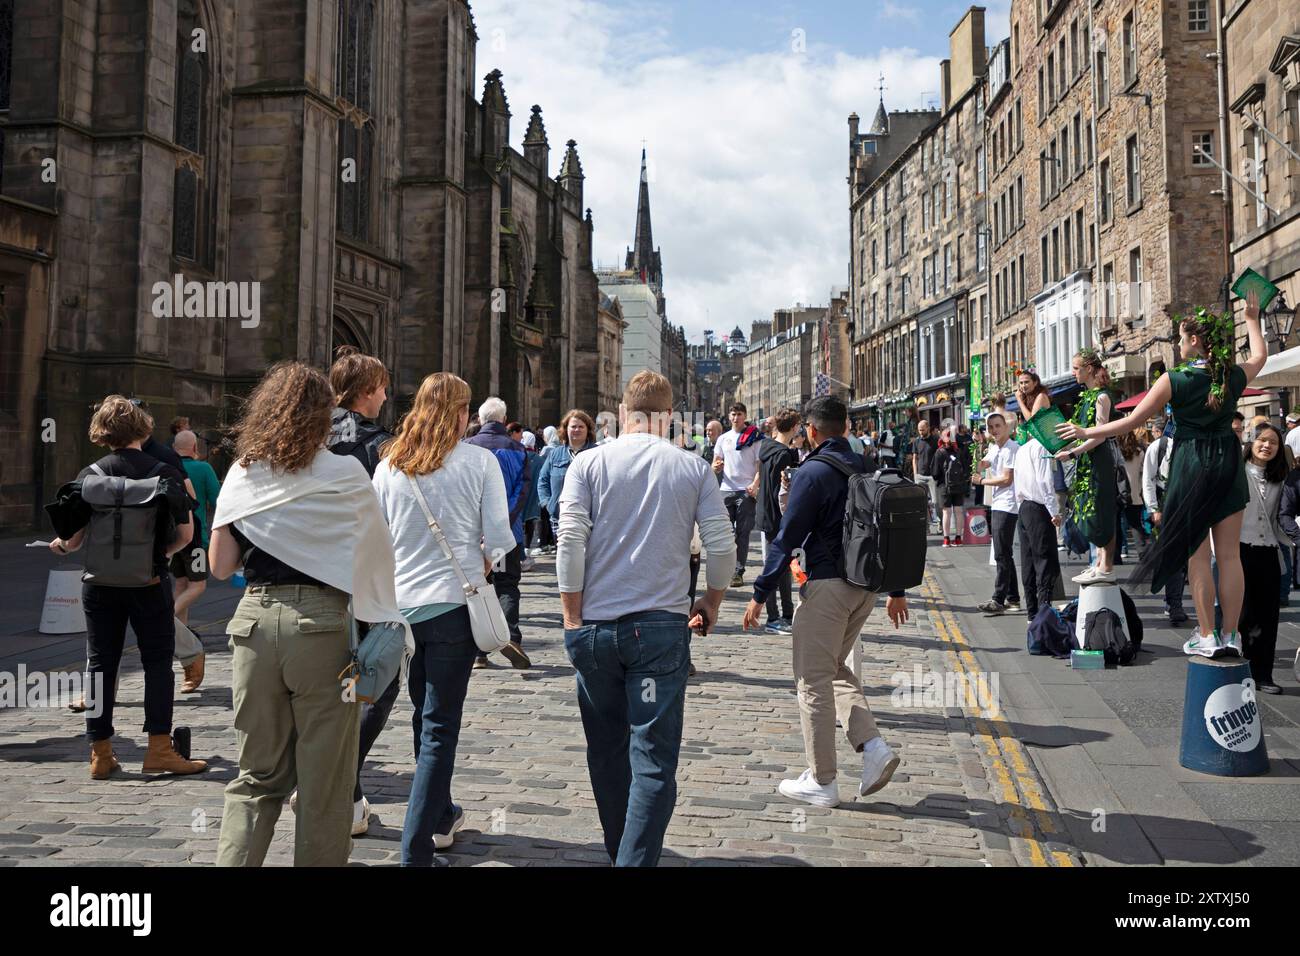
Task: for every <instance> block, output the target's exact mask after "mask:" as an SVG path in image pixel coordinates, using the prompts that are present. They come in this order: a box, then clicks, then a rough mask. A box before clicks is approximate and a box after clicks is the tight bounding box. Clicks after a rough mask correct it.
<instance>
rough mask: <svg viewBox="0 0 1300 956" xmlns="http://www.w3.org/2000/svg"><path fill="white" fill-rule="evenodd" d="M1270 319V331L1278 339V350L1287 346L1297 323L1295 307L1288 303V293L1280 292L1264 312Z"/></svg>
mask: <svg viewBox="0 0 1300 956" xmlns="http://www.w3.org/2000/svg"><path fill="white" fill-rule="evenodd" d="M1264 317H1265V318H1266V319H1267V320H1268V326H1269V331H1270V332H1271V333H1272V336H1273V338H1274V339H1275V340H1276V341H1277V347H1278V351H1279V352H1280V351H1281V350H1282V349H1284V348H1286V343H1287V339H1289V338H1291V329H1292V327H1293V326H1294V325H1295V309H1293V308H1291V307H1289V306H1288V305H1287V304H1286V293H1285V292H1279V293H1278V294H1277V299H1276V300H1275V301H1274V303H1273V307H1272V308H1271V309H1269V310H1268V311H1267V312H1266V313H1264Z"/></svg>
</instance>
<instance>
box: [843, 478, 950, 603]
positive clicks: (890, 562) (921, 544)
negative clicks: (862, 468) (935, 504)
mask: <svg viewBox="0 0 1300 956" xmlns="http://www.w3.org/2000/svg"><path fill="white" fill-rule="evenodd" d="M818 460H819V461H823V462H825V463H826V464H828V465H830V466H831V467H832V468H834V469H835V470H836V471H838V472H839V473H840V474H842V475H844V476H845V477H846V478H848V480H849V488H848V495H847V497H846V498H845V499H844V531H843V538H842V543H843V549H844V557H843V563H842V565H841V567H840V577H842V578H843V579H844V580H845V581H847V582H848V583H849V584H852V585H854V586H855V587H860V588H864V589H865V590H868V591H874V592H876V593H878V594H879V593H885V594H888V593H891V592H893V591H906V590H907V589H908V588H914V587H917V586H918V585H920V583H921V580H922V578H923V577H924V576H925V548H926V533H927V531H928V527H927V526H928V522H929V496H928V495H927V493H926V490H925V489H924V488H922V487H920V486H919V485H916V484H914V483H913V482H910V481H908V480H907V479H906V478H904V477H903V476H902V474H901V473H900V472H899V471H898V470H897V469H895V468H886V469H884V470H882V471H878V472H876V473H874V474H864V473H862V472H857V471H853V470H852V469H851V468H849V466H848V465H845V464H844V463H843V462H841V461H837V460H836V459H834V458H831V457H829V456H827V457H825V458H819V459H818Z"/></svg>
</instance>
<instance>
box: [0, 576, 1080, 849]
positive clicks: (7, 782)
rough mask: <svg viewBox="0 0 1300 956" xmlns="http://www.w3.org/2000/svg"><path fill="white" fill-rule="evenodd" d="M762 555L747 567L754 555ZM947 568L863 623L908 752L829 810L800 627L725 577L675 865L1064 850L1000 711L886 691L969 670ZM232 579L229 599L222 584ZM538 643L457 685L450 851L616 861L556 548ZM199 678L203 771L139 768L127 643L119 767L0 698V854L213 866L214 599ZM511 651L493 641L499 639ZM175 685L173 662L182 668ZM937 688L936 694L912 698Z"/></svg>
mask: <svg viewBox="0 0 1300 956" xmlns="http://www.w3.org/2000/svg"><path fill="white" fill-rule="evenodd" d="M753 570H755V569H754V568H752V567H751V572H752V571H753ZM934 586H935V584H934V580H933V579H930V580H929V581H928V582H927V586H926V588H924V589H923V592H922V594H920V595H918V596H915V597H914V600H913V604H912V610H913V621H912V623H911V624H909V625H907V626H905V627H904V628H903V629H902V630H900V631H897V632H894V631H893V630H892V629H889V630H888V633H886V629H887V628H889V625H888V621H887V619H886V618H885V616H884V614H883V608H878V609H877V611H876V612H875V613H873V615H872V617H871V619H870V620H869V621H868V623H867V628H866V630H865V631H864V635H863V642H862V651H863V653H862V661H863V664H862V669H863V683H864V685H865V688H866V691H867V695H868V697H869V699H870V700H871V704H872V707H873V710H874V711H875V713H876V716H877V718H878V720H879V723H880V726H881V729H882V732H883V734H884V736H885V738H886V740H887V741H888V742H889V743H890V744H891V745H893V746H894V747H895V748H897V749H898V750H899V751H900V753H901V756H902V765H901V767H900V768H899V771H898V773H897V774H896V775H895V777H894V779H893V781H892V782H891V784H890V785H889V786H888V787H887V788H886V789H885V790H883V791H881V792H880V793H878V794H876V795H874V796H873V797H870V798H867V799H866V800H858V799H856V794H857V777H858V772H859V770H860V768H861V761H860V759H859V758H858V757H857V755H855V754H853V753H852V752H851V751H850V750H849V747H848V744H847V742H846V741H844V740H843V739H842V738H841V742H840V754H839V756H840V778H839V784H840V792H841V798H842V800H843V801H844V802H843V803H842V804H841V805H840V806H839V807H838V808H836V809H833V810H826V809H818V808H814V807H810V806H805V805H803V804H795V803H793V802H792V801H788V800H787V799H785V798H784V797H782V796H780V795H778V794H777V792H776V785H777V782H778V781H779V780H781V779H782V778H783V777H787V776H793V775H796V774H797V773H798V772H799V771H801V770H802V769H803V767H804V760H803V747H802V738H801V736H800V732H799V717H798V707H797V702H796V699H795V695H794V690H793V680H792V678H791V674H790V639H789V637H788V636H780V635H772V634H766V633H762V632H761V631H760V632H758V633H754V632H750V633H743V632H741V631H740V628H739V623H738V622H739V618H740V612H741V610H742V608H743V603H742V598H743V597H746V596H747V594H748V592H747V591H745V590H739V589H736V590H733V591H732V592H730V594H729V596H728V600H727V602H726V604H725V605H724V609H723V625H722V627H721V628H720V629H719V631H718V632H717V633H715V634H713V635H710V636H709V637H707V638H702V639H701V638H696V639H695V642H694V645H693V652H692V653H693V658H694V661H695V664H696V667H697V669H698V674H697V676H696V677H695V678H693V679H692V680H691V682H690V685H689V689H688V697H687V703H686V732H685V735H684V740H683V746H682V755H681V766H680V768H679V772H678V783H679V795H678V801H677V809H676V813H675V814H674V817H673V820H672V824H671V825H670V827H669V829H668V837H667V841H666V844H665V853H664V858H663V863H664V864H665V865H690V864H709V863H715V864H737V863H739V864H756V865H768V864H786V865H846V864H847V865H852V864H900V865H944V866H948V865H951V866H984V865H995V866H1007V865H1016V864H1018V863H1019V864H1022V865H1028V864H1037V865H1070V864H1072V863H1075V862H1077V857H1076V856H1072V855H1070V853H1067V852H1066V849H1067V848H1065V847H1060V846H1056V845H1054V844H1052V843H1051V842H1050V839H1051V837H1052V835H1053V833H1054V830H1055V827H1054V825H1053V817H1052V814H1051V812H1050V807H1049V806H1048V805H1047V803H1046V801H1048V800H1049V798H1048V797H1046V795H1045V788H1043V787H1042V786H1041V784H1040V782H1039V781H1038V778H1037V776H1036V773H1035V771H1034V770H1033V768H1032V763H1031V762H1030V761H1028V760H1026V759H1025V757H1024V754H1023V752H1022V751H1021V750H1020V746H1019V744H1018V743H1017V742H1016V741H1015V740H1012V739H1010V736H1009V734H1006V732H1005V726H1003V727H1001V728H1000V727H999V723H1000V722H999V721H998V720H985V719H982V718H981V717H980V716H979V714H978V711H977V710H976V709H975V707H974V702H973V701H972V702H971V703H972V706H971V707H970V709H968V710H966V711H963V710H961V709H958V708H953V707H949V708H944V707H943V706H939V705H940V704H941V703H942V701H938V700H928V701H917V700H913V701H910V702H905V703H908V704H909V706H906V707H900V706H892V705H891V702H890V694H891V692H892V691H894V690H895V687H896V683H895V682H893V681H892V680H891V678H893V675H895V674H897V673H899V672H902V673H905V674H908V675H909V676H911V675H913V674H914V672H915V669H916V668H920V669H921V671H922V672H923V673H924V672H946V671H952V670H957V671H971V670H972V668H973V667H974V659H973V658H971V657H970V653H969V650H965V649H963V644H964V641H963V638H962V636H961V632H960V629H959V627H958V625H957V623H956V621H955V620H954V619H953V617H952V615H951V614H950V613H946V612H940V611H939V610H937V609H936V608H935V605H934V600H933V598H934V594H935V591H934ZM213 590H214V592H220V591H224V592H225V595H226V600H225V601H224V603H225V604H226V605H227V606H228V605H229V600H228V596H229V594H230V589H229V587H228V586H221V585H215V584H214V588H213ZM523 598H524V603H523V608H524V618H523V620H522V622H521V623H522V624H523V625H524V633H525V644H526V646H527V647H528V649H529V652H530V654H531V655H532V658H533V662H534V666H533V667H532V669H531V670H528V671H515V670H512V669H510V668H509V667H507V666H505V665H504V664H499V666H497V667H496V668H494V669H492V670H488V671H475V672H474V675H473V678H472V682H471V687H470V694H469V698H468V700H467V702H466V714H465V723H464V729H463V731H462V734H461V742H460V749H459V754H458V758H457V768H456V777H455V781H454V785H453V792H454V796H455V798H456V800H457V802H459V803H461V804H462V805H463V806H464V807H465V808H466V812H467V820H466V824H465V828H464V829H463V830H462V831H461V832H460V834H459V835H458V838H457V842H456V844H455V847H454V849H453V850H451V851H450V853H449V857H450V859H451V860H452V862H453V864H454V865H456V866H464V865H479V864H487V863H495V864H508V865H584V864H605V863H607V857H606V856H605V853H604V850H603V846H602V844H601V838H600V829H599V824H598V821H597V816H596V811H595V804H594V801H593V798H592V794H591V787H590V784H589V781H588V776H587V767H586V761H585V746H584V741H583V733H582V726H581V723H580V720H579V717H578V709H577V702H576V697H575V691H574V679H573V671H572V668H571V667H570V666H569V663H568V660H567V658H566V657H565V654H564V649H563V642H562V639H561V632H560V606H559V599H558V594H557V593H556V591H555V578H554V573H553V563H552V559H550V558H543V559H540V560H539V561H538V565H537V568H536V570H535V571H533V572H532V573H530V574H527V575H525V576H524V586H523ZM203 611H204V605H200V607H199V609H198V610H197V611H196V614H195V620H196V622H200V623H204V624H205V626H204V627H203V628H202V630H203V632H204V638H205V643H206V645H207V647H208V668H207V678H206V680H205V682H204V685H203V688H202V691H201V693H199V694H197V695H193V696H186V697H184V698H180V699H179V700H178V702H177V706H176V716H175V721H176V724H177V725H188V726H189V727H191V728H192V733H193V753H194V755H195V756H197V757H203V758H206V759H209V760H210V761H211V762H212V767H211V768H210V770H209V771H208V772H207V773H206V774H203V775H201V776H199V777H192V778H159V779H150V778H145V777H144V776H143V775H141V774H140V773H139V772H138V771H139V767H140V761H141V759H142V757H143V735H142V734H141V733H140V732H139V727H140V723H141V720H142V709H141V697H142V688H143V683H142V678H141V674H140V671H139V666H138V657H136V655H135V654H134V652H132V651H128V654H127V656H126V658H125V659H124V660H125V661H126V662H127V663H128V669H127V671H126V672H125V674H124V676H123V679H122V693H121V696H122V701H123V704H122V706H121V708H120V710H119V716H118V717H117V719H116V721H115V722H116V724H117V726H118V729H119V734H118V737H117V738H116V739H115V747H116V750H117V753H118V756H119V758H120V759H121V761H122V764H123V770H124V771H125V772H124V773H120V774H116V775H115V776H114V778H113V779H112V780H110V781H104V782H97V781H92V780H91V779H90V777H89V774H88V771H87V755H88V750H87V748H86V746H85V743H84V739H83V738H82V737H81V736H80V734H81V731H82V729H83V723H82V721H81V720H80V719H79V718H78V717H76V716H74V715H72V714H70V713H69V712H68V711H67V710H66V709H64V708H63V707H61V706H60V707H55V708H41V709H34V710H7V711H3V712H0V737H2V738H3V740H2V742H0V760H2V761H3V767H4V773H3V779H2V780H0V863H3V864H5V865H17V864H21V865H32V864H41V865H80V864H93V863H99V864H134V865H139V864H179V863H186V862H188V863H195V864H211V863H212V862H213V860H214V857H215V851H216V841H217V835H218V830H219V827H220V822H221V821H220V817H221V809H222V790H223V787H224V785H225V783H226V782H227V781H229V780H230V779H231V777H232V776H233V774H234V764H235V760H236V749H235V734H234V731H233V729H232V726H231V711H230V704H231V699H230V690H229V655H228V652H227V649H226V646H225V638H224V636H222V635H221V633H220V631H221V626H220V625H221V622H219V621H211V622H210V623H207V622H208V621H209V620H210V617H211V615H210V614H209V615H208V616H205V614H204V613H203ZM497 660H498V661H500V659H499V658H498V659H497ZM178 683H179V677H178ZM919 703H925V704H926V705H925V706H913V705H915V704H919ZM410 716H411V707H410V703H409V700H408V699H407V698H406V695H405V694H403V695H402V697H401V698H400V699H399V702H398V706H397V708H396V709H395V710H394V713H393V717H392V719H391V720H390V722H389V726H388V728H387V730H386V731H385V733H384V734H383V736H382V737H381V738H380V740H379V741H378V743H377V744H376V746H375V748H374V750H373V751H372V753H371V758H370V761H369V763H368V764H367V767H366V771H365V774H364V777H363V780H364V784H365V789H366V793H367V795H368V798H369V799H370V801H371V803H372V807H373V816H372V818H371V823H370V829H369V832H368V833H367V834H366V835H365V836H364V837H361V838H358V839H357V840H355V841H354V845H353V851H352V857H351V859H352V862H353V863H355V864H362V865H370V864H394V863H396V862H397V860H398V858H399V853H400V838H401V828H402V820H403V817H404V814H405V810H406V803H405V801H406V797H407V794H408V792H409V789H410V786H411V771H412V764H411V760H410V755H411V738H410V733H411V731H410ZM292 848H293V816H292V814H291V813H289V811H288V808H287V807H286V808H285V812H284V814H283V816H282V817H281V820H280V823H279V827H278V833H277V837H276V840H275V843H274V844H273V846H272V850H271V854H270V856H269V857H268V863H269V864H287V863H290V862H291V860H292Z"/></svg>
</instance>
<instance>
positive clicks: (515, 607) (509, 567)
mask: <svg viewBox="0 0 1300 956" xmlns="http://www.w3.org/2000/svg"><path fill="white" fill-rule="evenodd" d="M523 552H524V546H523V545H522V544H517V545H515V546H514V549H513V550H511V551H509V552H507V554H506V556H505V559H504V563H505V568H504V570H501V571H497V570H495V569H494V570H493V571H492V575H491V577H489V578H488V581H489V582H490V583H491V584H492V586H493V587H494V588H496V592H497V600H498V601H500V602H501V610H502V611H504V612H505V615H506V626H507V627H509V628H510V640H511V641H513V642H514V643H515V644H518V645H519V646H520V647H523V646H524V635H523V632H522V631H520V630H519V579H520V578H522V577H523V576H524V572H523V569H522V568H521V567H520V565H521V563H522V562H523ZM479 656H480V657H486V656H487V655H485V654H480V655H479Z"/></svg>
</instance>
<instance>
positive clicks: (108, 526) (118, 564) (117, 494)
mask: <svg viewBox="0 0 1300 956" xmlns="http://www.w3.org/2000/svg"><path fill="white" fill-rule="evenodd" d="M162 467H163V466H162V464H161V463H159V464H157V465H155V466H154V468H153V470H152V471H150V472H149V475H148V476H147V477H145V478H123V477H120V476H115V475H107V474H105V473H104V470H103V469H102V468H100V467H99V465H91V466H90V470H91V471H92V472H94V474H90V475H87V476H86V477H85V478H84V479H82V482H81V498H82V500H83V501H84V502H85V503H86V504H88V505H90V508H91V515H90V524H89V525H88V526H87V529H86V553H85V561H86V573H85V574H84V575H82V580H83V581H85V582H86V583H87V584H98V585H101V586H103V587H110V588H138V587H144V586H145V585H147V584H148V583H149V582H150V581H152V580H153V579H154V578H155V577H156V575H155V574H154V567H153V558H154V540H155V537H156V535H157V530H158V512H159V505H160V504H161V502H162V499H163V489H162V478H160V477H159V476H158V472H160V471H162Z"/></svg>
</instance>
